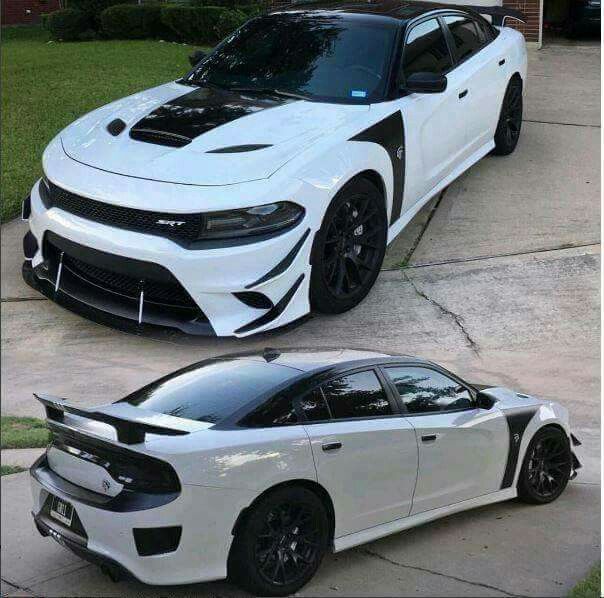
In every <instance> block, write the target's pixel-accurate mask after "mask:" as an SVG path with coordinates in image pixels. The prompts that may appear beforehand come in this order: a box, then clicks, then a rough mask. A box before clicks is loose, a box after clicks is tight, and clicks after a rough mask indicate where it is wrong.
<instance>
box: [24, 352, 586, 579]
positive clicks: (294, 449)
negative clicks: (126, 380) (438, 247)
mask: <svg viewBox="0 0 604 598" xmlns="http://www.w3.org/2000/svg"><path fill="white" fill-rule="evenodd" d="M221 359H224V360H227V361H232V360H236V361H237V363H238V364H243V365H245V364H250V363H252V362H253V364H254V366H258V364H261V365H262V367H263V368H264V367H265V368H267V369H271V371H274V369H275V368H277V369H278V368H290V370H292V371H291V375H292V376H293V377H292V378H291V379H288V381H287V383H286V384H287V385H288V386H287V389H288V390H287V391H283V392H284V393H286V394H288V393H290V392H291V394H292V398H291V400H292V401H293V403H292V404H294V402H296V401H298V398H296V393H298V392H299V393H300V394H301V396H307V394H306V393H308V392H309V389H313V388H316V386H317V384H319V383H324V382H325V380H333V379H340V378H341V377H342V376H344V375H346V374H349V373H351V372H359V371H374V370H375V369H376V368H377V370H379V372H381V374H379V373H376V375H379V376H381V375H382V374H383V373H384V369H383V368H384V367H392V366H394V365H396V364H399V365H402V366H403V367H406V368H408V367H418V368H422V370H427V371H430V372H435V371H436V372H439V373H440V374H443V375H445V376H446V377H447V379H448V380H449V381H450V382H452V383H453V385H461V387H463V389H464V391H465V389H468V388H470V389H473V390H472V397H473V399H472V403H471V404H468V405H467V407H466V408H461V409H456V410H453V411H449V412H447V411H441V412H435V413H425V414H419V415H418V414H415V415H412V414H408V413H396V414H395V415H390V416H385V417H368V418H353V419H342V420H337V419H331V420H329V421H323V422H318V421H316V422H310V421H307V422H305V421H300V422H299V423H293V424H291V425H275V426H270V427H241V425H240V423H239V424H233V423H232V422H231V420H229V422H230V423H228V424H223V423H220V422H219V423H217V424H209V423H206V422H201V421H193V420H190V419H183V418H181V417H175V416H171V415H163V414H161V413H157V412H154V411H149V410H147V409H144V408H140V407H136V406H133V405H131V404H128V403H123V402H118V403H114V404H109V405H105V406H101V407H97V408H95V409H94V410H90V411H86V410H82V409H79V408H76V407H75V406H74V405H73V404H71V403H68V402H65V401H61V400H56V399H52V398H50V399H48V398H47V399H42V401H43V403H44V405H45V406H46V409H47V415H48V421H49V424H50V426H51V429H52V431H53V433H54V434H55V437H57V434H58V435H59V437H60V435H61V434H63V433H65V432H67V433H75V436H74V438H75V439H76V443H77V442H78V440H77V439H80V440H81V439H88V440H92V441H94V442H97V443H100V445H99V446H100V447H101V448H102V449H103V450H105V449H107V448H109V449H115V450H117V451H118V453H123V454H127V455H131V456H132V457H134V458H137V457H140V456H141V455H142V456H146V457H152V458H154V459H159V460H161V461H162V462H164V463H168V464H169V465H170V466H171V467H172V468H173V471H174V472H175V473H176V475H177V477H178V480H179V482H180V491H179V492H178V493H176V495H174V496H170V497H169V499H167V500H166V501H164V504H158V505H156V506H153V504H151V503H149V504H147V505H146V506H145V507H137V508H127V507H125V506H124V505H125V504H126V500H121V499H123V498H124V496H123V494H124V490H123V485H122V484H120V482H119V481H118V480H116V479H115V478H114V477H112V476H111V475H110V474H109V473H108V471H107V470H106V469H104V466H102V465H98V464H93V463H91V462H89V461H86V459H87V458H90V455H82V454H77V451H74V449H67V448H65V447H64V446H63V448H57V446H55V444H54V443H53V444H52V445H51V446H50V448H49V449H48V452H47V454H46V455H44V456H43V457H42V458H41V459H40V460H39V461H38V462H37V463H35V464H34V465H33V466H32V469H31V476H32V477H31V484H32V493H33V500H34V507H33V515H34V517H35V519H36V521H37V523H38V528H39V529H40V531H41V532H42V533H43V534H44V535H51V536H52V537H53V538H55V539H56V540H58V541H59V542H61V543H63V544H67V545H68V546H69V547H70V548H72V549H74V537H73V534H71V533H70V531H69V530H66V528H65V527H64V526H61V525H60V523H58V522H57V521H56V519H53V518H52V517H49V516H48V513H46V514H44V513H43V506H44V504H45V502H46V501H47V500H48V497H49V494H53V495H55V496H58V497H60V498H62V499H64V500H67V501H69V503H71V504H72V505H73V507H74V509H75V512H76V513H77V516H78V517H79V520H80V521H81V524H82V526H83V529H84V530H85V532H86V538H85V539H84V540H83V539H82V538H81V537H79V538H78V537H76V538H75V541H76V543H75V549H76V553H78V554H82V555H84V556H86V555H87V556H88V557H90V556H92V557H94V558H96V560H100V562H101V563H104V564H105V565H106V566H110V567H113V566H118V567H119V568H120V569H125V570H127V571H128V572H129V573H131V574H132V575H134V576H135V577H136V578H137V579H139V580H140V581H142V582H145V583H148V584H181V583H192V582H200V581H209V580H216V579H222V578H224V577H225V576H226V575H227V560H228V555H229V550H230V548H231V544H232V541H233V534H234V533H235V530H236V527H237V522H238V519H239V517H240V515H241V514H242V513H244V511H245V509H249V508H250V507H251V506H252V505H253V504H254V501H256V500H257V499H258V498H259V497H260V496H263V495H265V493H266V492H267V491H270V490H271V489H274V488H275V487H279V486H280V485H283V484H305V485H307V486H308V487H310V488H311V489H313V490H314V491H316V492H317V493H319V494H320V496H322V497H323V500H325V501H327V502H328V503H330V504H331V505H332V509H331V510H332V512H333V522H332V526H333V533H332V537H331V540H332V541H331V548H332V549H333V550H334V551H335V552H338V551H341V550H345V549H347V548H351V547H353V546H356V545H358V544H362V543H364V542H369V541H371V540H375V539H376V538H380V537H382V536H386V535H388V534H392V533H395V532H398V531H401V530H404V529H407V528H410V527H413V526H416V525H419V524H422V523H425V522H427V521H431V520H434V519H437V518H439V517H443V516H446V515H449V514H451V513H455V512H458V511H463V510H466V509H470V508H474V507H478V506H481V505H486V504H490V503H495V502H499V501H505V500H508V499H512V498H514V497H515V496H516V494H517V490H516V485H517V480H518V475H519V472H520V469H521V466H522V463H523V460H524V456H525V452H526V450H527V447H528V445H529V443H530V441H531V439H532V438H533V436H534V435H535V433H536V432H537V431H538V430H541V429H542V428H543V427H545V426H555V427H557V428H559V429H561V430H563V431H564V434H565V435H566V436H567V437H568V438H569V443H570V441H571V440H572V444H573V445H576V444H578V441H576V439H575V438H574V437H573V436H571V432H570V426H569V419H568V412H567V410H566V409H565V408H563V407H562V406H560V405H559V404H556V403H554V402H551V401H543V400H539V399H537V398H535V397H531V396H527V395H523V394H518V393H516V392H514V391H512V390H509V389H505V388H498V387H493V388H490V387H484V386H475V385H467V384H466V383H465V382H463V381H461V380H460V379H459V378H457V377H456V376H454V375H453V374H451V373H449V372H446V370H443V369H442V368H440V367H439V366H437V365H435V364H432V363H430V362H426V361H422V360H418V359H415V358H411V357H402V356H398V357H393V356H388V355H384V354H380V353H374V352H367V351H360V350H339V351H336V350H330V351H328V350H325V351H315V352H313V351H302V350H300V351H297V350H288V351H283V352H281V353H280V352H279V351H274V350H271V352H270V355H269V356H268V357H267V356H266V353H265V354H262V353H260V354H247V355H240V356H234V357H230V358H229V357H228V356H227V357H225V358H221ZM212 362H213V360H208V361H207V362H201V364H199V366H195V367H206V365H205V364H208V363H212ZM191 367H193V368H194V366H191ZM191 367H190V368H187V371H190V370H191ZM237 367H241V365H238V366H237ZM294 370H295V371H294ZM194 371H197V370H194ZM288 375H289V373H288ZM175 376H178V373H176V374H175ZM175 379H178V378H175ZM384 379H385V378H382V382H381V384H382V386H383V388H385V389H386V392H389V393H391V392H392V387H390V390H388V388H389V387H388V383H387V382H384ZM178 380H186V378H180V379H178ZM180 383H181V382H179V384H180ZM394 388H396V387H394ZM294 389H297V390H294ZM477 389H482V395H481V396H482V399H481V400H483V401H486V403H484V402H483V403H479V402H478V398H477V392H478V390H477ZM455 392H456V393H458V392H459V386H458V388H457V389H456V391H455ZM395 393H396V390H395ZM485 397H486V398H485ZM263 400H265V399H263ZM252 403H253V405H252V406H251V407H248V408H245V409H244V410H243V411H242V412H241V413H249V412H250V410H251V409H253V408H254V407H255V406H256V405H257V403H254V401H252ZM295 404H299V403H295ZM480 405H482V406H480ZM238 413H239V412H238ZM241 413H239V415H237V418H240V417H241ZM111 418H114V419H111ZM108 421H109V423H108ZM237 421H238V422H241V421H242V420H241V419H237ZM112 423H113V424H116V423H117V428H119V426H120V425H127V426H128V425H132V426H133V428H137V427H138V426H149V425H150V426H159V427H160V428H161V427H164V428H166V429H167V432H166V429H164V430H163V432H164V433H169V432H170V431H171V432H172V433H179V434H184V435H180V436H170V435H168V436H162V435H158V434H156V433H154V432H153V430H152V429H148V430H147V431H146V433H145V431H143V432H142V436H141V437H140V438H138V439H135V440H132V439H131V440H129V441H127V442H124V441H123V440H122V441H120V440H118V439H117V438H118V437H119V433H118V434H117V435H116V429H115V428H114V427H112V425H111V424H112ZM136 431H138V430H136ZM160 431H161V430H160ZM141 439H142V440H141ZM334 442H337V443H340V444H341V447H340V448H339V450H335V451H327V452H326V449H325V446H326V445H329V444H330V443H331V444H333V443H334ZM128 443H129V444H128ZM73 446H76V445H73ZM92 452H93V454H94V451H92ZM105 466H106V465H105ZM579 467H580V464H579V463H578V461H577V460H576V458H575V457H573V469H572V476H574V475H575V473H576V469H578V468H579ZM572 476H571V477H572ZM92 499H94V501H93V502H91V500H92ZM107 501H110V502H107ZM111 501H113V502H111ZM103 502H105V503H107V505H109V504H111V505H114V506H102V503H103ZM160 502H161V501H160ZM116 505H121V506H116ZM164 526H182V535H181V538H180V543H179V544H178V546H177V548H176V549H175V550H173V551H172V552H169V553H164V554H157V555H154V556H139V554H138V552H137V547H136V544H135V541H134V539H133V528H149V527H151V528H158V527H164ZM70 540H71V542H70Z"/></svg>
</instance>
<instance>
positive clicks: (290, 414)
mask: <svg viewBox="0 0 604 598" xmlns="http://www.w3.org/2000/svg"><path fill="white" fill-rule="evenodd" d="M297 422H298V416H297V415H296V410H295V409H294V404H293V401H292V400H291V398H289V397H286V396H282V395H277V396H275V397H272V398H271V399H269V400H268V401H266V402H265V403H263V404H262V405H260V407H257V408H256V409H254V411H252V412H251V413H250V414H248V415H246V416H245V417H244V418H243V419H242V420H241V424H242V425H244V426H250V427H252V428H262V427H267V426H285V425H287V424H295V423H297Z"/></svg>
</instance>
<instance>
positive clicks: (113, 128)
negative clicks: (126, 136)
mask: <svg viewBox="0 0 604 598" xmlns="http://www.w3.org/2000/svg"><path fill="white" fill-rule="evenodd" d="M125 128H126V123H125V122H124V121H123V120H122V119H121V118H116V119H115V120H112V121H111V122H110V123H109V124H108V125H107V131H109V133H111V134H112V135H113V136H114V137H117V136H118V135H119V134H120V133H121V132H122V131H123V130H124V129H125Z"/></svg>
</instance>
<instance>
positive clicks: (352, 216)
mask: <svg viewBox="0 0 604 598" xmlns="http://www.w3.org/2000/svg"><path fill="white" fill-rule="evenodd" d="M387 235H388V222H387V217H386V208H385V206H384V198H383V197H382V194H381V193H380V192H379V190H378V189H377V188H376V186H375V185H374V184H373V183H371V182H370V181H368V180H367V179H364V178H357V179H353V180H352V181H350V182H349V183H348V184H347V185H345V186H344V187H343V188H342V190H341V191H339V192H338V194H337V195H336V196H335V198H334V199H333V201H332V202H331V204H330V206H329V208H328V209H327V212H326V214H325V217H324V219H323V224H322V225H321V228H320V230H319V231H318V232H317V234H316V236H315V241H314V244H313V250H312V258H311V262H312V271H311V280H310V302H311V306H312V308H313V309H315V310H317V311H319V312H322V313H330V314H336V313H342V312H345V311H348V310H349V309H352V308H353V307H355V306H356V305H358V304H359V303H360V302H361V301H362V300H363V299H364V298H365V296H366V295H367V293H369V291H370V290H371V287H372V286H373V284H374V283H375V279H376V278H377V276H378V274H379V271H380V267H381V265H382V261H383V260H384V254H385V252H386V239H387Z"/></svg>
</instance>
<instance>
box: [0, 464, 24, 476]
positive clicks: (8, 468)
mask: <svg viewBox="0 0 604 598" xmlns="http://www.w3.org/2000/svg"><path fill="white" fill-rule="evenodd" d="M21 471H25V468H23V467H19V466H18V465H0V476H1V475H9V474H11V473H19V472H21Z"/></svg>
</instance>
